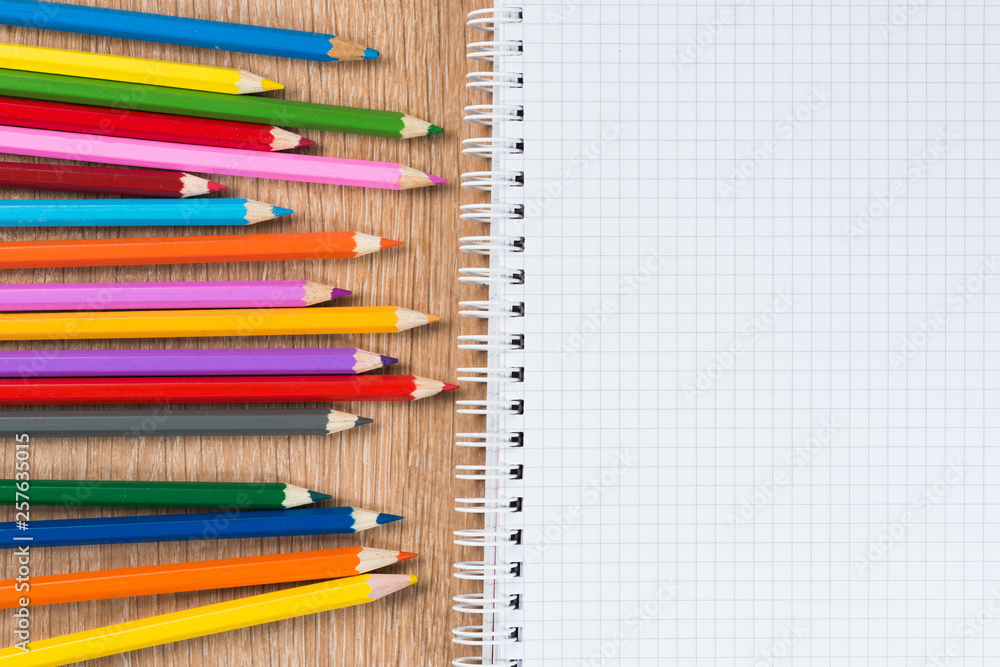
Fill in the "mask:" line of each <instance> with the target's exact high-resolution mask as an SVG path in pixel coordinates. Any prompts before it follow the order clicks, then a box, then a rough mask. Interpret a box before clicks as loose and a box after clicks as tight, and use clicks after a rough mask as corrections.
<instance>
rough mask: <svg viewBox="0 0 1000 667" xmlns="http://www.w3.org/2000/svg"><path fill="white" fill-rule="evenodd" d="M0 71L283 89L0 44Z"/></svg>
mask: <svg viewBox="0 0 1000 667" xmlns="http://www.w3.org/2000/svg"><path fill="white" fill-rule="evenodd" d="M0 68H3V69H16V70H22V71H26V72H42V73H44V74H63V75H66V76H79V77H83V78H86V79H103V80H105V81H126V82H128V83H145V84H148V85H151V86H166V87H168V88H186V89H188V90H205V91H209V92H213V93H229V94H231V95H243V94H245V93H260V92H263V91H265V90H280V89H282V88H284V86H283V85H281V84H280V83H277V82H275V81H271V80H270V79H265V78H264V77H261V76H258V75H256V74H253V73H251V72H245V71H243V70H237V69H230V68H228V67H209V66H207V65H189V64H186V63H172V62H167V61H165V60H147V59H145V58H129V57H126V56H112V55H107V54H103V53H87V52H84V51H66V50H63V49H45V48H41V47H37V46H21V45H19V44H0Z"/></svg>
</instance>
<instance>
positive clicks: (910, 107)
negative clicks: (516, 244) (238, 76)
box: [494, 0, 1000, 667]
mask: <svg viewBox="0 0 1000 667" xmlns="http://www.w3.org/2000/svg"><path fill="white" fill-rule="evenodd" d="M522 4H523V5H524V13H525V24H524V26H523V31H524V35H523V37H524V42H525V54H524V67H523V69H524V79H525V88H524V91H523V95H524V99H523V103H524V107H525V122H524V124H523V131H524V138H525V144H526V151H525V155H524V159H523V168H524V171H525V187H524V193H523V197H524V200H525V203H526V205H527V211H528V215H527V218H526V219H525V220H524V221H523V222H505V223H500V224H496V225H494V228H495V229H494V231H495V232H499V233H500V234H513V235H523V236H524V237H525V239H526V251H525V253H524V255H523V257H519V258H518V260H521V259H523V262H524V268H525V269H526V276H527V278H526V283H525V285H524V286H523V287H522V288H509V289H510V293H509V295H508V297H509V298H511V299H514V300H523V301H524V302H525V305H526V316H525V317H524V318H522V319H521V321H519V322H516V323H506V324H505V325H504V326H508V327H523V330H524V332H525V333H526V336H527V348H526V350H525V352H524V353H523V354H512V355H511V359H510V360H509V362H510V363H509V364H508V365H523V366H524V367H525V369H526V374H525V378H526V379H525V383H524V385H523V392H524V397H525V404H526V413H525V415H524V417H523V419H519V420H514V419H512V420H511V422H512V423H511V424H509V427H510V429H511V430H518V429H521V430H523V431H524V432H525V450H524V451H523V456H524V462H525V479H524V489H523V495H524V512H523V514H522V515H521V517H520V520H521V521H523V528H524V531H525V532H524V567H523V577H522V583H523V601H522V616H523V620H522V622H523V626H524V627H523V630H522V633H521V642H520V644H519V646H518V647H516V648H514V649H512V650H511V652H510V655H515V656H520V655H523V657H524V658H525V667H532V666H533V665H536V664H537V665H543V664H544V665H546V666H552V667H559V666H561V665H566V666H569V665H581V664H582V665H587V666H590V665H601V666H606V667H612V666H618V665H630V666H631V665H639V666H640V667H645V666H647V665H648V666H657V667H658V666H659V665H663V664H672V665H681V666H684V665H734V666H736V665H765V664H766V665H780V664H795V665H810V666H812V665H817V666H819V665H851V666H852V667H853V666H855V665H890V666H906V667H910V666H911V665H912V666H918V665H919V666H920V667H924V666H925V665H928V664H931V665H934V664H942V665H943V664H948V665H977V666H978V665H982V666H986V665H993V664H997V660H998V658H1000V642H998V640H997V636H998V634H1000V622H987V621H985V620H984V619H986V618H994V617H996V616H997V614H998V612H1000V601H998V600H1000V565H998V556H1000V552H998V550H997V548H996V546H995V542H996V540H991V539H989V538H988V533H987V531H988V530H989V526H990V525H994V526H995V522H993V521H990V522H987V521H986V519H987V518H988V517H991V516H993V515H994V513H995V510H996V509H997V501H998V500H1000V497H998V487H997V484H996V483H995V482H994V481H993V480H994V479H995V478H996V477H997V476H996V475H993V474H992V473H994V472H997V471H998V467H997V466H998V464H1000V454H998V453H997V450H996V448H995V447H992V448H988V447H987V446H986V445H987V443H990V442H993V441H995V436H996V435H997V434H998V433H1000V430H998V426H1000V423H998V417H997V414H998V413H997V410H996V408H997V407H1000V394H998V393H997V390H996V387H995V386H994V385H996V384H997V380H995V379H994V378H995V377H997V373H996V370H997V369H998V366H1000V344H998V342H997V329H998V327H997V324H998V317H997V315H996V312H997V306H998V305H1000V298H998V293H1000V280H995V279H994V276H995V274H996V273H998V272H1000V264H998V260H997V254H998V251H1000V241H998V238H1000V237H998V236H997V234H996V233H994V232H993V231H992V229H991V228H992V227H993V226H994V225H995V224H996V222H997V220H996V219H997V213H998V205H997V196H996V186H997V184H998V176H1000V169H998V167H1000V161H998V160H996V159H995V158H993V159H991V150H992V149H994V148H996V147H998V146H1000V143H998V140H1000V132H998V129H1000V128H998V125H997V113H996V108H997V103H998V102H1000V87H998V85H997V71H998V68H997V66H998V65H1000V62H998V60H1000V38H998V37H997V34H998V30H997V29H998V28H1000V9H997V8H995V7H993V6H990V5H987V4H985V3H983V2H948V3H944V2H940V1H938V2H932V3H898V4H885V3H882V4H878V5H870V4H869V3H861V2H850V3H843V2H841V3H832V2H812V3H809V4H800V3H788V2H754V3H749V2H737V3H735V4H706V3H687V4H676V3H670V4H668V3H664V2H660V1H657V0H617V1H616V0H525V2H523V3H522ZM991 372H992V373H991ZM935 660H937V661H938V662H934V661H935Z"/></svg>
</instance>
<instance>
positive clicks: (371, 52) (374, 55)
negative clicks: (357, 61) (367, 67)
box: [361, 49, 379, 60]
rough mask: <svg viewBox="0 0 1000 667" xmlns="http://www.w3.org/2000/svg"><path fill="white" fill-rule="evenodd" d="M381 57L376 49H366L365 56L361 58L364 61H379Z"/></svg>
mask: <svg viewBox="0 0 1000 667" xmlns="http://www.w3.org/2000/svg"><path fill="white" fill-rule="evenodd" d="M378 57H379V52H378V51H376V50H375V49H365V52H364V55H362V56H361V58H362V60H377V59H378Z"/></svg>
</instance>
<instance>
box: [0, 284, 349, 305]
mask: <svg viewBox="0 0 1000 667" xmlns="http://www.w3.org/2000/svg"><path fill="white" fill-rule="evenodd" d="M349 294H350V292H348V291H347V290H342V289H335V288H333V287H329V286H327V285H320V284H319V283H313V282H309V281H307V280H270V281H246V282H189V283H49V284H41V285H0V312H18V311H22V312H26V311H39V310H42V311H76V310H86V311H93V310H163V309H173V308H184V309H191V308H302V307H303V306H311V305H313V304H315V303H322V302H324V301H329V300H331V299H336V298H339V297H342V296H348V295H349Z"/></svg>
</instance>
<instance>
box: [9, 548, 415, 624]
mask: <svg viewBox="0 0 1000 667" xmlns="http://www.w3.org/2000/svg"><path fill="white" fill-rule="evenodd" d="M416 555H417V554H413V553H407V552H405V551H385V550H383V549H371V548H369V547H349V548H346V549H325V550H323V551H299V552H296V553H287V554H275V555H273V556H252V557H250V558H224V559H220V560H203V561H195V562H191V563H174V564H171V565H154V566H151V567H130V568H122V569H118V570H98V571H95V572H79V573H75V574H57V575H52V576H48V577H31V588H30V589H29V590H27V591H18V590H16V589H15V586H16V585H17V581H16V580H15V579H8V580H6V581H0V609H13V608H15V607H19V606H22V605H21V604H20V600H21V598H27V599H28V601H29V606H32V607H38V606H41V605H46V604H61V603H63V602H84V601H87V600H109V599H112V598H125V597H133V596H138V595H159V594H161V593H182V592H187V591H206V590H212V589H216V588H236V587H238V586H258V585H262V584H281V583H287V582H290V581H312V580H318V579H335V578H338V577H353V576H354V575H357V574H364V573H365V572H371V571H372V570H377V569H379V568H382V567H387V566H389V565H394V564H396V563H398V562H400V561H404V560H407V559H410V558H414V557H415V556H416ZM22 588H23V586H22Z"/></svg>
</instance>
